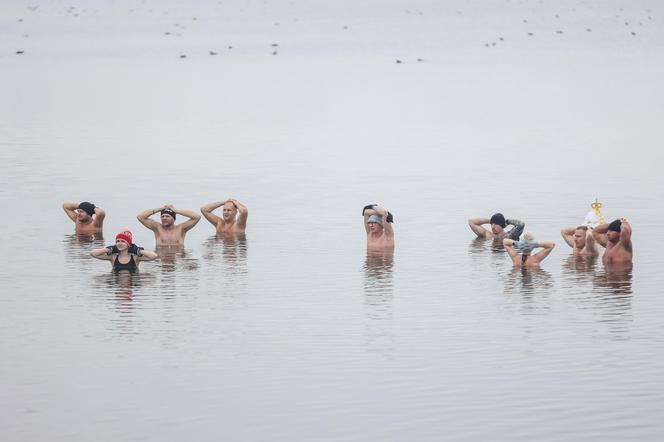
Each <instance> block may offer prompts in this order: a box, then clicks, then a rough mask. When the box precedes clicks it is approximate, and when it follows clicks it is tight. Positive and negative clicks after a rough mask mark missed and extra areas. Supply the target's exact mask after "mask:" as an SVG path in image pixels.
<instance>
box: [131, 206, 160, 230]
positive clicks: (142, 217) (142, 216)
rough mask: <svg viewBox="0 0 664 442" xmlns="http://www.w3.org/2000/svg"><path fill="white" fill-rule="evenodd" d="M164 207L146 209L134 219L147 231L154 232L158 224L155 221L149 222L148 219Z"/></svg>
mask: <svg viewBox="0 0 664 442" xmlns="http://www.w3.org/2000/svg"><path fill="white" fill-rule="evenodd" d="M165 207H166V206H161V207H158V208H156V209H148V210H145V211H143V212H141V213H139V214H138V215H136V218H137V219H138V221H139V222H140V223H141V224H143V225H144V226H145V227H147V228H148V229H150V230H152V231H153V232H156V231H157V230H158V229H159V223H158V222H157V221H154V220H151V219H150V217H151V216H152V215H154V214H155V213H157V212H161V211H162V210H164V208H165Z"/></svg>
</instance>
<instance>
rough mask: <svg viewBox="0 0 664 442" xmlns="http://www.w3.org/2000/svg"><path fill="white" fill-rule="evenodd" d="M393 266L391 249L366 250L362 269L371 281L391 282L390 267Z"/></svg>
mask: <svg viewBox="0 0 664 442" xmlns="http://www.w3.org/2000/svg"><path fill="white" fill-rule="evenodd" d="M393 266H394V251H393V250H367V259H366V261H365V265H364V271H365V275H366V277H367V278H370V279H371V280H372V281H373V282H376V283H377V282H380V281H386V282H388V284H389V283H391V277H392V267H393Z"/></svg>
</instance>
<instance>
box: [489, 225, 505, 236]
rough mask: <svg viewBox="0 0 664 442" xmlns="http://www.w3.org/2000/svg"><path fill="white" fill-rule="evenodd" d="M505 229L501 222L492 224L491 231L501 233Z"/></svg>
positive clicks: (496, 233)
mask: <svg viewBox="0 0 664 442" xmlns="http://www.w3.org/2000/svg"><path fill="white" fill-rule="evenodd" d="M504 230H505V229H503V226H501V225H500V224H491V233H493V234H494V235H500V234H501V233H503V231H504Z"/></svg>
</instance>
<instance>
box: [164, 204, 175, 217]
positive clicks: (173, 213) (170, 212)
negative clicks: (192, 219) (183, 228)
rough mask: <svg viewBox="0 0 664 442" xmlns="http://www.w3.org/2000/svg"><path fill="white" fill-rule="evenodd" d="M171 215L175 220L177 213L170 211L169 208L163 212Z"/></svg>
mask: <svg viewBox="0 0 664 442" xmlns="http://www.w3.org/2000/svg"><path fill="white" fill-rule="evenodd" d="M164 213H165V214H166V215H171V216H172V217H173V219H175V212H174V211H172V210H171V209H169V208H168V207H167V208H165V209H164V210H162V211H161V214H162V215H163V214H164Z"/></svg>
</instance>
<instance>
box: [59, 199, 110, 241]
mask: <svg viewBox="0 0 664 442" xmlns="http://www.w3.org/2000/svg"><path fill="white" fill-rule="evenodd" d="M62 208H63V209H64V210H65V213H66V214H67V216H68V217H69V218H70V219H71V220H72V221H74V223H75V224H76V228H75V229H76V233H78V234H94V233H101V231H102V228H103V226H104V218H105V217H106V212H104V209H102V208H101V207H97V206H95V205H94V204H92V203H90V202H87V201H83V202H82V203H80V204H76V203H64V204H62Z"/></svg>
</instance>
